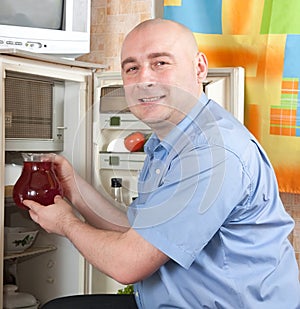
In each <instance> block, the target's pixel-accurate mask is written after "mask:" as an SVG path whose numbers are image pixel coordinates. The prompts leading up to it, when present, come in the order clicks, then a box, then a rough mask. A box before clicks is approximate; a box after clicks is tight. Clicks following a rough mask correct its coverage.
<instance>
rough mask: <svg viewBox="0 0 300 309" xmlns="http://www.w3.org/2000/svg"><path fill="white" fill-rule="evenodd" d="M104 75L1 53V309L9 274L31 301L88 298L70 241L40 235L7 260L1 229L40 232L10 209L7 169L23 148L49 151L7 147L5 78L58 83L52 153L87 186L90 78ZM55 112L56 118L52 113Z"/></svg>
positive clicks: (81, 66) (82, 264) (82, 66)
mask: <svg viewBox="0 0 300 309" xmlns="http://www.w3.org/2000/svg"><path fill="white" fill-rule="evenodd" d="M104 69H105V67H104V66H102V65H98V64H89V63H83V62H76V61H71V60H64V59H59V58H55V57H50V56H44V55H37V54H31V53H27V52H21V51H17V50H1V52H0V72H1V75H0V79H1V81H0V98H1V99H0V103H1V104H0V109H1V126H0V128H1V129H0V130H1V135H0V139H1V140H0V142H1V155H0V171H1V191H0V201H1V205H0V224H1V227H0V228H1V239H0V244H1V245H0V267H1V269H3V270H4V271H3V272H2V271H1V272H0V304H2V303H3V298H2V296H3V293H2V292H3V283H5V282H4V280H11V278H10V277H9V278H7V272H8V273H9V275H10V276H13V277H14V278H13V280H15V281H17V282H16V283H17V285H18V287H19V290H20V291H21V292H26V293H30V294H32V295H34V296H35V297H36V298H37V299H38V300H39V301H40V302H41V303H44V302H46V301H48V300H50V299H53V298H55V297H59V296H64V295H70V294H79V293H80V294H81V293H87V291H88V289H89V288H88V277H87V273H88V271H87V268H88V265H87V263H86V261H85V259H84V258H83V257H82V256H81V255H80V254H79V253H78V251H77V250H76V249H75V248H74V247H73V245H72V244H71V243H70V242H69V241H68V240H66V239H64V238H62V237H59V236H56V235H50V234H47V233H46V232H45V231H43V230H41V229H40V230H39V233H38V236H37V239H36V241H35V243H34V244H33V246H32V247H31V248H30V249H28V250H26V251H25V252H22V253H9V254H7V253H6V252H4V226H5V225H8V226H27V227H32V228H34V229H36V228H38V226H37V225H36V224H35V223H34V222H33V221H32V220H31V219H30V217H29V215H28V212H27V211H26V210H21V209H18V208H17V206H16V205H14V203H13V201H12V197H11V190H9V186H7V187H6V186H5V185H6V183H5V182H6V177H5V170H6V169H5V166H6V165H7V164H12V163H16V162H15V161H17V163H18V162H19V161H18V158H19V157H20V153H21V152H22V147H25V146H24V145H26V147H25V152H30V150H31V148H30V147H32V150H33V152H34V151H39V152H43V151H45V152H46V151H51V147H50V148H49V147H48V146H47V147H45V148H44V149H43V144H44V143H43V141H39V144H38V143H36V140H35V139H34V138H32V140H31V139H30V138H26V139H25V140H26V142H25V144H22V143H21V141H20V142H16V141H15V140H13V139H12V141H10V142H9V143H8V142H7V143H6V140H5V136H6V135H5V131H6V129H5V128H6V127H7V125H10V121H11V120H12V119H13V117H14V116H13V115H12V116H11V115H7V114H5V112H6V109H5V101H6V98H7V96H8V95H10V96H13V95H14V90H13V89H12V90H10V89H9V88H7V84H6V77H7V75H8V72H9V73H10V74H11V73H13V74H22V78H23V77H24V76H25V79H26V76H28V79H31V77H32V76H34V77H35V78H38V79H40V80H41V81H43V80H45V79H47V80H49V79H50V80H51V79H53V80H55V81H59V91H58V93H60V94H61V95H62V101H63V102H62V103H63V121H64V124H63V132H62V134H63V147H62V150H61V151H55V148H53V149H54V151H55V152H57V153H59V154H62V155H64V156H66V157H67V158H68V159H69V160H70V161H71V162H72V164H73V166H74V167H75V168H76V170H77V171H78V172H79V174H80V175H81V176H82V177H84V178H85V179H86V180H87V181H91V178H92V177H91V174H92V172H91V165H90V162H91V159H92V142H91V141H92V130H91V128H92V104H93V76H94V73H95V72H96V71H102V70H104ZM29 88H31V87H29ZM37 92H38V91H36V95H37V96H39V95H40V93H37ZM54 94H55V95H53V97H54V98H53V100H55V97H56V93H54ZM23 99H24V102H22V101H21V102H20V103H19V108H20V109H21V108H22V107H23V105H25V103H27V101H26V100H29V97H28V94H25V95H24V98H23ZM37 100H38V99H37ZM22 103H24V104H22ZM41 103H42V104H43V102H41ZM53 112H54V114H55V112H56V111H55V110H54V111H53ZM50 119H51V117H50ZM21 120H22V119H21ZM45 142H47V145H49V144H50V146H51V139H50V143H49V140H47V141H45ZM20 145H21V146H20ZM22 145H23V146H22ZM19 146H20V147H19ZM52 152H53V151H52ZM9 185H10V186H11V185H12V184H9ZM5 189H7V190H5ZM10 189H11V188H10ZM8 283H10V282H8Z"/></svg>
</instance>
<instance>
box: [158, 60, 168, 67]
mask: <svg viewBox="0 0 300 309" xmlns="http://www.w3.org/2000/svg"><path fill="white" fill-rule="evenodd" d="M165 64H167V63H166V62H165V61H159V62H157V66H163V65H165Z"/></svg>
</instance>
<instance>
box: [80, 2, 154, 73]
mask: <svg viewBox="0 0 300 309" xmlns="http://www.w3.org/2000/svg"><path fill="white" fill-rule="evenodd" d="M153 3H154V2H153V0H130V1H129V0H92V12H91V52H90V53H89V54H87V55H84V56H82V57H79V58H78V59H77V60H80V61H88V62H94V63H101V64H104V65H108V66H109V70H110V71H119V70H120V50H121V45H122V42H123V40H124V37H125V35H126V34H127V33H128V32H129V31H130V30H131V29H132V28H133V27H134V26H136V25H137V24H138V23H140V22H141V21H143V20H146V19H149V18H151V17H152V12H153Z"/></svg>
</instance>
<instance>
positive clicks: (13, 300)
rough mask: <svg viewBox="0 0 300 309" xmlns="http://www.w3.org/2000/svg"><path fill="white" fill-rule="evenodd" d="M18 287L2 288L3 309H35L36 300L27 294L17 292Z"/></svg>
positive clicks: (37, 303) (8, 286) (36, 305)
mask: <svg viewBox="0 0 300 309" xmlns="http://www.w3.org/2000/svg"><path fill="white" fill-rule="evenodd" d="M17 290H18V287H17V286H16V285H13V284H6V285H4V286H3V309H16V308H26V309H37V308H39V302H38V301H37V299H36V298H35V297H34V296H33V295H31V294H28V293H21V292H18V291H17Z"/></svg>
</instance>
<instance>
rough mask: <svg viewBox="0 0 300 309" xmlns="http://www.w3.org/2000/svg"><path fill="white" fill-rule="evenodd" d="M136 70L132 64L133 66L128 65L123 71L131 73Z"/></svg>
mask: <svg viewBox="0 0 300 309" xmlns="http://www.w3.org/2000/svg"><path fill="white" fill-rule="evenodd" d="M136 70H137V67H136V66H134V67H129V68H127V69H126V70H125V71H126V73H133V72H135V71H136Z"/></svg>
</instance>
